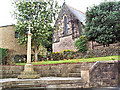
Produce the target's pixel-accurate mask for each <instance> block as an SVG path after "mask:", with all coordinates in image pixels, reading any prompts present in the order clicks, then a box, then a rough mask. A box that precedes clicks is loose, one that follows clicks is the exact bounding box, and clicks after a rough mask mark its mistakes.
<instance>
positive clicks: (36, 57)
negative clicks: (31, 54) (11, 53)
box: [35, 44, 38, 62]
mask: <svg viewBox="0 0 120 90" xmlns="http://www.w3.org/2000/svg"><path fill="white" fill-rule="evenodd" d="M35 62H38V50H37V45H36V44H35Z"/></svg>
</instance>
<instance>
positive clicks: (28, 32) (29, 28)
mask: <svg viewBox="0 0 120 90" xmlns="http://www.w3.org/2000/svg"><path fill="white" fill-rule="evenodd" d="M27 28H28V29H29V31H28V33H31V32H30V29H31V28H33V27H30V24H29V26H28V27H27Z"/></svg>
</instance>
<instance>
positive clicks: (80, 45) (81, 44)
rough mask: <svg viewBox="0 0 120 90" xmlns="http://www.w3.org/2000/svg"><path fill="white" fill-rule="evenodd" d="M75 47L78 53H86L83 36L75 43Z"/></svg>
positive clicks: (85, 39) (85, 42)
mask: <svg viewBox="0 0 120 90" xmlns="http://www.w3.org/2000/svg"><path fill="white" fill-rule="evenodd" d="M75 46H76V47H77V49H78V50H79V51H80V52H83V53H85V52H87V50H88V48H87V38H86V37H85V36H80V37H79V38H78V39H77V40H76V41H75Z"/></svg>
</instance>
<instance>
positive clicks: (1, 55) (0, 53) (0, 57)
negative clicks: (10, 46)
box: [0, 48, 8, 64]
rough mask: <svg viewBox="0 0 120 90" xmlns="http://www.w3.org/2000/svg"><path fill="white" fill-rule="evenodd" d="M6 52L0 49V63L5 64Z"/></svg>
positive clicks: (4, 49)
mask: <svg viewBox="0 0 120 90" xmlns="http://www.w3.org/2000/svg"><path fill="white" fill-rule="evenodd" d="M7 52H8V50H7V49H6V48H0V63H3V64H6V57H7Z"/></svg>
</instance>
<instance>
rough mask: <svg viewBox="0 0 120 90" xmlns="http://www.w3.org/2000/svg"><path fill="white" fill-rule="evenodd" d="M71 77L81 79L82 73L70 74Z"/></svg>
mask: <svg viewBox="0 0 120 90" xmlns="http://www.w3.org/2000/svg"><path fill="white" fill-rule="evenodd" d="M69 77H81V73H69Z"/></svg>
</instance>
